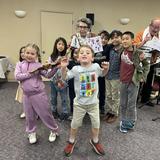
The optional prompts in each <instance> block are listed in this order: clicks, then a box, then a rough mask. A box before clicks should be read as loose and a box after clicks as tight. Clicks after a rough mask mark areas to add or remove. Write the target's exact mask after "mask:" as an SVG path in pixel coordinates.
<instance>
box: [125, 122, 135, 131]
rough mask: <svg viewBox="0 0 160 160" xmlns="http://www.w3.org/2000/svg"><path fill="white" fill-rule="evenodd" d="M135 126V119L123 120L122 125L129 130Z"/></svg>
mask: <svg viewBox="0 0 160 160" xmlns="http://www.w3.org/2000/svg"><path fill="white" fill-rule="evenodd" d="M134 126H135V121H132V120H125V121H124V122H123V127H124V128H126V129H128V130H130V129H134Z"/></svg>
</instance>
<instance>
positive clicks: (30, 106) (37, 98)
mask: <svg viewBox="0 0 160 160" xmlns="http://www.w3.org/2000/svg"><path fill="white" fill-rule="evenodd" d="M39 52H40V51H39V47H38V46H37V45H36V44H28V45H27V46H26V50H25V53H24V56H25V60H23V61H22V62H18V63H17V65H16V69H15V79H16V80H18V81H20V83H21V86H22V89H23V93H24V96H23V105H24V110H25V114H26V132H27V133H28V138H29V143H30V144H33V143H36V141H37V138H36V116H37V115H38V116H39V117H40V119H41V120H42V122H43V123H44V124H45V125H46V126H47V127H48V128H49V129H50V135H49V141H50V142H53V141H55V139H56V136H57V135H58V134H59V129H58V125H57V123H56V121H55V119H54V118H53V116H52V113H51V109H50V107H49V101H48V97H47V94H46V92H45V84H44V83H43V81H42V77H41V76H44V77H46V78H51V77H52V76H53V75H54V74H55V72H56V70H57V68H53V69H51V70H50V71H48V70H47V68H48V66H46V69H41V70H39V69H38V68H40V67H42V64H41V63H39V62H37V59H39V58H40V53H39ZM36 69H37V70H36Z"/></svg>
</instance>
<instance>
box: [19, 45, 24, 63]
mask: <svg viewBox="0 0 160 160" xmlns="http://www.w3.org/2000/svg"><path fill="white" fill-rule="evenodd" d="M25 48H26V47H25V46H23V47H21V48H20V50H19V61H20V62H22V61H23V58H22V56H21V54H22V53H23V52H22V51H23V49H25Z"/></svg>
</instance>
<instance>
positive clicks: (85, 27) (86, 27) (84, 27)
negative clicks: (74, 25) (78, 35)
mask: <svg viewBox="0 0 160 160" xmlns="http://www.w3.org/2000/svg"><path fill="white" fill-rule="evenodd" d="M78 28H80V29H82V28H83V29H88V26H78Z"/></svg>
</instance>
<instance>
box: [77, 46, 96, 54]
mask: <svg viewBox="0 0 160 160" xmlns="http://www.w3.org/2000/svg"><path fill="white" fill-rule="evenodd" d="M81 48H88V49H90V50H91V52H92V55H93V56H94V50H93V49H92V47H90V46H89V45H81V46H80V47H79V48H78V51H77V54H78V55H79V52H80V50H81Z"/></svg>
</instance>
